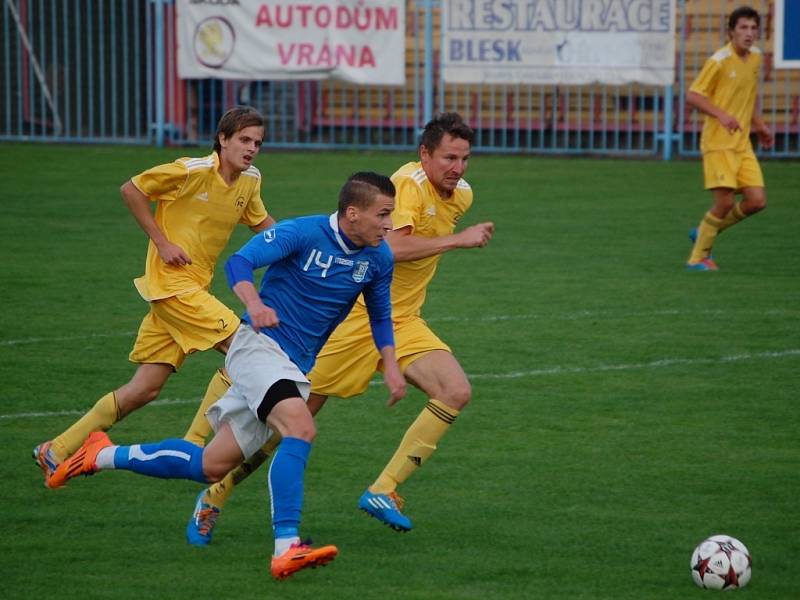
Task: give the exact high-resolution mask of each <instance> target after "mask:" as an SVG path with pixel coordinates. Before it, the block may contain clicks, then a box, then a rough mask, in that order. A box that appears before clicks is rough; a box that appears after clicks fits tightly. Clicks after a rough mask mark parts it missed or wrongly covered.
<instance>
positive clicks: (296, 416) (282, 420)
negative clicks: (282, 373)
mask: <svg viewBox="0 0 800 600" xmlns="http://www.w3.org/2000/svg"><path fill="white" fill-rule="evenodd" d="M292 398H294V399H297V402H296V404H293V405H292V406H291V408H290V409H289V412H286V410H287V409H286V408H285V405H282V406H284V408H282V410H280V411H278V412H277V413H276V414H275V415H273V416H272V418H270V415H271V414H272V413H273V411H274V410H275V407H276V406H278V405H279V404H281V403H283V402H284V401H286V400H290V399H292ZM301 399H302V395H301V394H300V390H299V389H298V387H297V384H296V383H295V382H294V381H292V380H290V379H281V380H279V381H276V382H275V383H274V384H272V386H271V387H270V388H269V389H268V390H267V393H266V394H264V399H263V400H262V401H261V404H260V405H259V407H258V410H257V411H256V412H257V414H258V418H259V420H261V421H262V422H264V423H268V424H269V426H270V427H271V428H272V429H275V430H277V431H278V433H279V434H280V435H281V436H282V437H295V438H299V439H301V440H305V441H307V442H309V443H310V442H313V441H314V438H315V437H316V435H317V428H316V425H314V418H313V417H312V416H311V413H310V412H309V410H308V407H307V406H306V405H305V404H304V403H302V401H301Z"/></svg>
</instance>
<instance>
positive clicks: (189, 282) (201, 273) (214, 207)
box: [131, 152, 267, 301]
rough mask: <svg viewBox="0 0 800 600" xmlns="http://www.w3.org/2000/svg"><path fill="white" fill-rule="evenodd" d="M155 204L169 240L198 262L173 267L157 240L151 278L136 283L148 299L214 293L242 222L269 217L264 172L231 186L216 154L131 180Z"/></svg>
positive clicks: (150, 256)
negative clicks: (217, 269)
mask: <svg viewBox="0 0 800 600" xmlns="http://www.w3.org/2000/svg"><path fill="white" fill-rule="evenodd" d="M131 182H132V183H133V185H135V186H136V188H137V189H138V190H139V191H140V192H142V193H143V194H144V195H145V196H147V197H148V198H149V199H150V200H151V201H154V202H157V205H156V212H155V220H156V223H158V226H159V227H160V228H161V231H163V232H164V235H166V236H167V239H168V240H169V241H170V242H172V243H173V244H176V245H178V246H180V247H181V248H183V250H184V251H185V252H186V253H187V254H188V255H189V257H190V258H191V259H192V264H190V265H184V266H181V267H173V266H171V265H168V264H166V263H165V262H164V261H163V260H161V257H160V256H159V255H158V249H157V248H156V246H155V244H154V243H153V241H152V240H151V241H150V243H149V245H148V247H147V262H146V265H145V274H144V275H143V276H142V277H139V278H137V279H135V280H134V284H135V285H136V289H137V290H138V291H139V294H140V295H141V296H142V298H144V299H145V300H147V301H152V300H160V299H162V298H169V297H171V296H175V295H177V294H181V293H184V292H190V291H194V290H198V289H208V286H209V284H210V283H211V278H212V277H213V276H214V266H215V265H216V263H217V258H218V257H219V255H220V253H221V252H222V250H223V249H224V248H225V246H226V245H227V244H228V240H229V239H230V236H231V233H232V232H233V228H234V226H235V225H236V224H237V223H242V224H244V225H247V226H249V227H253V226H255V225H258V224H259V223H261V222H262V221H263V220H264V219H266V218H267V211H266V209H265V208H264V202H263V201H262V200H261V173H260V172H259V170H258V169H257V168H256V167H255V166H252V165H251V166H250V167H249V168H248V169H247V170H246V171H243V172H242V173H241V174H240V175H239V178H238V179H237V180H236V182H235V183H234V184H233V185H231V186H228V185H227V184H226V183H225V181H224V180H223V179H222V176H221V175H220V174H219V156H218V155H217V153H216V152H214V153H213V154H211V155H209V156H206V157H203V158H179V159H178V160H176V161H175V162H172V163H168V164H164V165H159V166H156V167H153V168H152V169H148V170H147V171H144V172H143V173H140V174H139V175H136V176H135V177H133V178H132V179H131Z"/></svg>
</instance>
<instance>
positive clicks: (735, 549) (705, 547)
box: [689, 535, 752, 590]
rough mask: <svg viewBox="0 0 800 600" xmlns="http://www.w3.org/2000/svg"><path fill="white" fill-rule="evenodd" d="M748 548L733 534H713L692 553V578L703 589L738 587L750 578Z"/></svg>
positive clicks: (750, 561)
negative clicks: (733, 536)
mask: <svg viewBox="0 0 800 600" xmlns="http://www.w3.org/2000/svg"><path fill="white" fill-rule="evenodd" d="M751 563H752V559H751V558H750V552H749V551H748V550H747V547H746V546H745V545H744V544H743V543H742V542H740V541H739V540H737V539H736V538H732V537H730V536H729V535H712V536H711V537H710V538H708V539H707V540H703V541H702V542H700V543H699V544H698V545H697V548H695V549H694V552H692V560H691V562H690V563H689V566H690V567H691V569H692V579H694V582H695V583H696V584H697V585H699V586H700V587H701V588H709V589H712V590H735V589H737V588H740V587H744V586H746V585H747V582H748V581H750V574H751V573H750V565H751Z"/></svg>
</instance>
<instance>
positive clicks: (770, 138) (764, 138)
mask: <svg viewBox="0 0 800 600" xmlns="http://www.w3.org/2000/svg"><path fill="white" fill-rule="evenodd" d="M758 143H759V144H761V147H762V148H772V144H774V143H775V136H774V135H772V130H771V129H770V128H769V127H767V126H766V125H764V126H763V127H762V128H761V129H759V130H758Z"/></svg>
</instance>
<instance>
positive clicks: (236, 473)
mask: <svg viewBox="0 0 800 600" xmlns="http://www.w3.org/2000/svg"><path fill="white" fill-rule="evenodd" d="M280 442H281V436H279V435H278V434H276V433H273V434H272V437H270V438H269V440H267V443H266V444H264V445H263V446H262V447H261V449H260V450H259V451H258V452H256V453H255V454H253V456H251V457H250V458H248V459H247V460H246V461H244V462H243V463H242V464H241V465H239V466H238V467H236V468H235V469H233V470H232V471H230V472H229V473H228V474H227V475H226V476H225V478H224V479H223V480H222V481H218V482H217V483H215V484H214V485H212V486H211V487H210V488H208V491H207V492H206V502H208V503H209V504H212V505H214V506H216V507H217V508H222V507H223V506H225V502H227V500H228V497H229V496H230V495H231V494H232V493H233V488H234V487H236V486H237V485H239V484H240V483H241V482H242V481H244V480H245V479H247V477H248V476H249V475H250V473H252V472H253V471H255V470H256V469H258V467H260V466H261V465H262V464H263V463H265V462H266V461H267V459H268V458H269V457H270V455H271V454H272V452H273V451H274V450H275V448H277V447H278V444H280Z"/></svg>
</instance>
